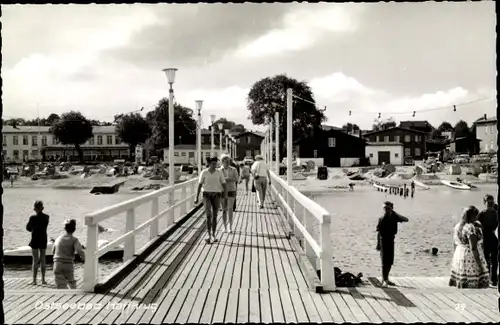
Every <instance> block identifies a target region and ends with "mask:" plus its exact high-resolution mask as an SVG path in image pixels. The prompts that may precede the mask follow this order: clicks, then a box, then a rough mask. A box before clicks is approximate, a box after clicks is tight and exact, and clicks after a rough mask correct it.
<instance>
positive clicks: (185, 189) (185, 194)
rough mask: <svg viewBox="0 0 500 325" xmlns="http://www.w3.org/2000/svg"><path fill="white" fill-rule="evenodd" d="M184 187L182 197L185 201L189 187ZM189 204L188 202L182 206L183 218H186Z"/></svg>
mask: <svg viewBox="0 0 500 325" xmlns="http://www.w3.org/2000/svg"><path fill="white" fill-rule="evenodd" d="M183 185H184V186H182V195H181V200H185V199H186V198H187V185H185V184H183ZM187 204H188V202H187V201H185V202H184V203H183V204H182V205H181V217H183V216H185V215H186V213H187Z"/></svg>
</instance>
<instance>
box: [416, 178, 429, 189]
mask: <svg viewBox="0 0 500 325" xmlns="http://www.w3.org/2000/svg"><path fill="white" fill-rule="evenodd" d="M413 183H415V185H416V186H418V187H421V188H423V189H424V190H428V189H430V187H429V186H427V185H425V184H424V183H422V182H421V181H417V180H413Z"/></svg>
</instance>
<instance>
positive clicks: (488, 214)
mask: <svg viewBox="0 0 500 325" xmlns="http://www.w3.org/2000/svg"><path fill="white" fill-rule="evenodd" d="M484 204H485V205H486V209H485V210H483V211H481V212H480V213H479V215H478V216H477V220H478V221H479V222H480V223H481V227H482V230H483V238H484V241H483V249H484V257H485V258H486V262H487V263H488V271H489V272H490V282H491V284H492V285H493V286H496V285H497V284H498V239H497V236H496V235H495V230H496V229H497V228H498V214H497V211H496V210H495V208H494V206H495V199H494V198H493V195H489V194H487V195H485V197H484Z"/></svg>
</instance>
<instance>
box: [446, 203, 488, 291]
mask: <svg viewBox="0 0 500 325" xmlns="http://www.w3.org/2000/svg"><path fill="white" fill-rule="evenodd" d="M478 214H479V211H478V210H477V208H476V207H474V206H470V207H468V208H467V209H465V211H464V213H463V215H462V220H461V221H460V222H459V223H458V224H457V225H456V226H455V229H454V232H453V240H454V246H455V252H454V253H453V259H452V262H451V275H450V281H449V285H450V286H451V287H457V288H463V289H479V288H488V287H489V284H490V283H489V282H490V279H489V272H488V264H487V262H486V259H485V257H484V251H483V249H481V248H482V245H483V232H482V230H481V225H480V224H479V223H477V216H478Z"/></svg>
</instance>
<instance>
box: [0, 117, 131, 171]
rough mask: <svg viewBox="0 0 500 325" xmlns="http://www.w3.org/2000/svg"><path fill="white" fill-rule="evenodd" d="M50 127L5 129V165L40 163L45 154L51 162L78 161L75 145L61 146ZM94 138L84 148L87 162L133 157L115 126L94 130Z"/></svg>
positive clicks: (3, 154)
mask: <svg viewBox="0 0 500 325" xmlns="http://www.w3.org/2000/svg"><path fill="white" fill-rule="evenodd" d="M49 129H50V127H48V126H40V127H38V126H16V127H13V126H10V125H4V126H3V129H2V136H3V148H2V157H3V159H5V162H7V163H9V162H15V163H21V162H23V161H25V160H40V159H41V158H42V153H44V154H45V157H46V159H47V160H51V159H57V158H61V157H70V159H77V157H78V153H77V152H76V150H75V147H74V146H73V145H64V144H61V143H60V142H59V141H58V140H57V139H56V138H55V137H54V136H53V135H52V134H51V133H50V132H49ZM92 132H93V134H94V136H93V137H92V138H91V139H89V140H88V141H87V142H86V143H85V144H83V145H82V146H81V148H82V151H83V154H84V158H85V160H113V159H124V158H128V157H129V156H130V152H129V147H128V145H127V144H125V143H122V142H121V141H120V140H119V139H118V137H117V135H116V132H115V127H114V126H94V127H93V129H92Z"/></svg>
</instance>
